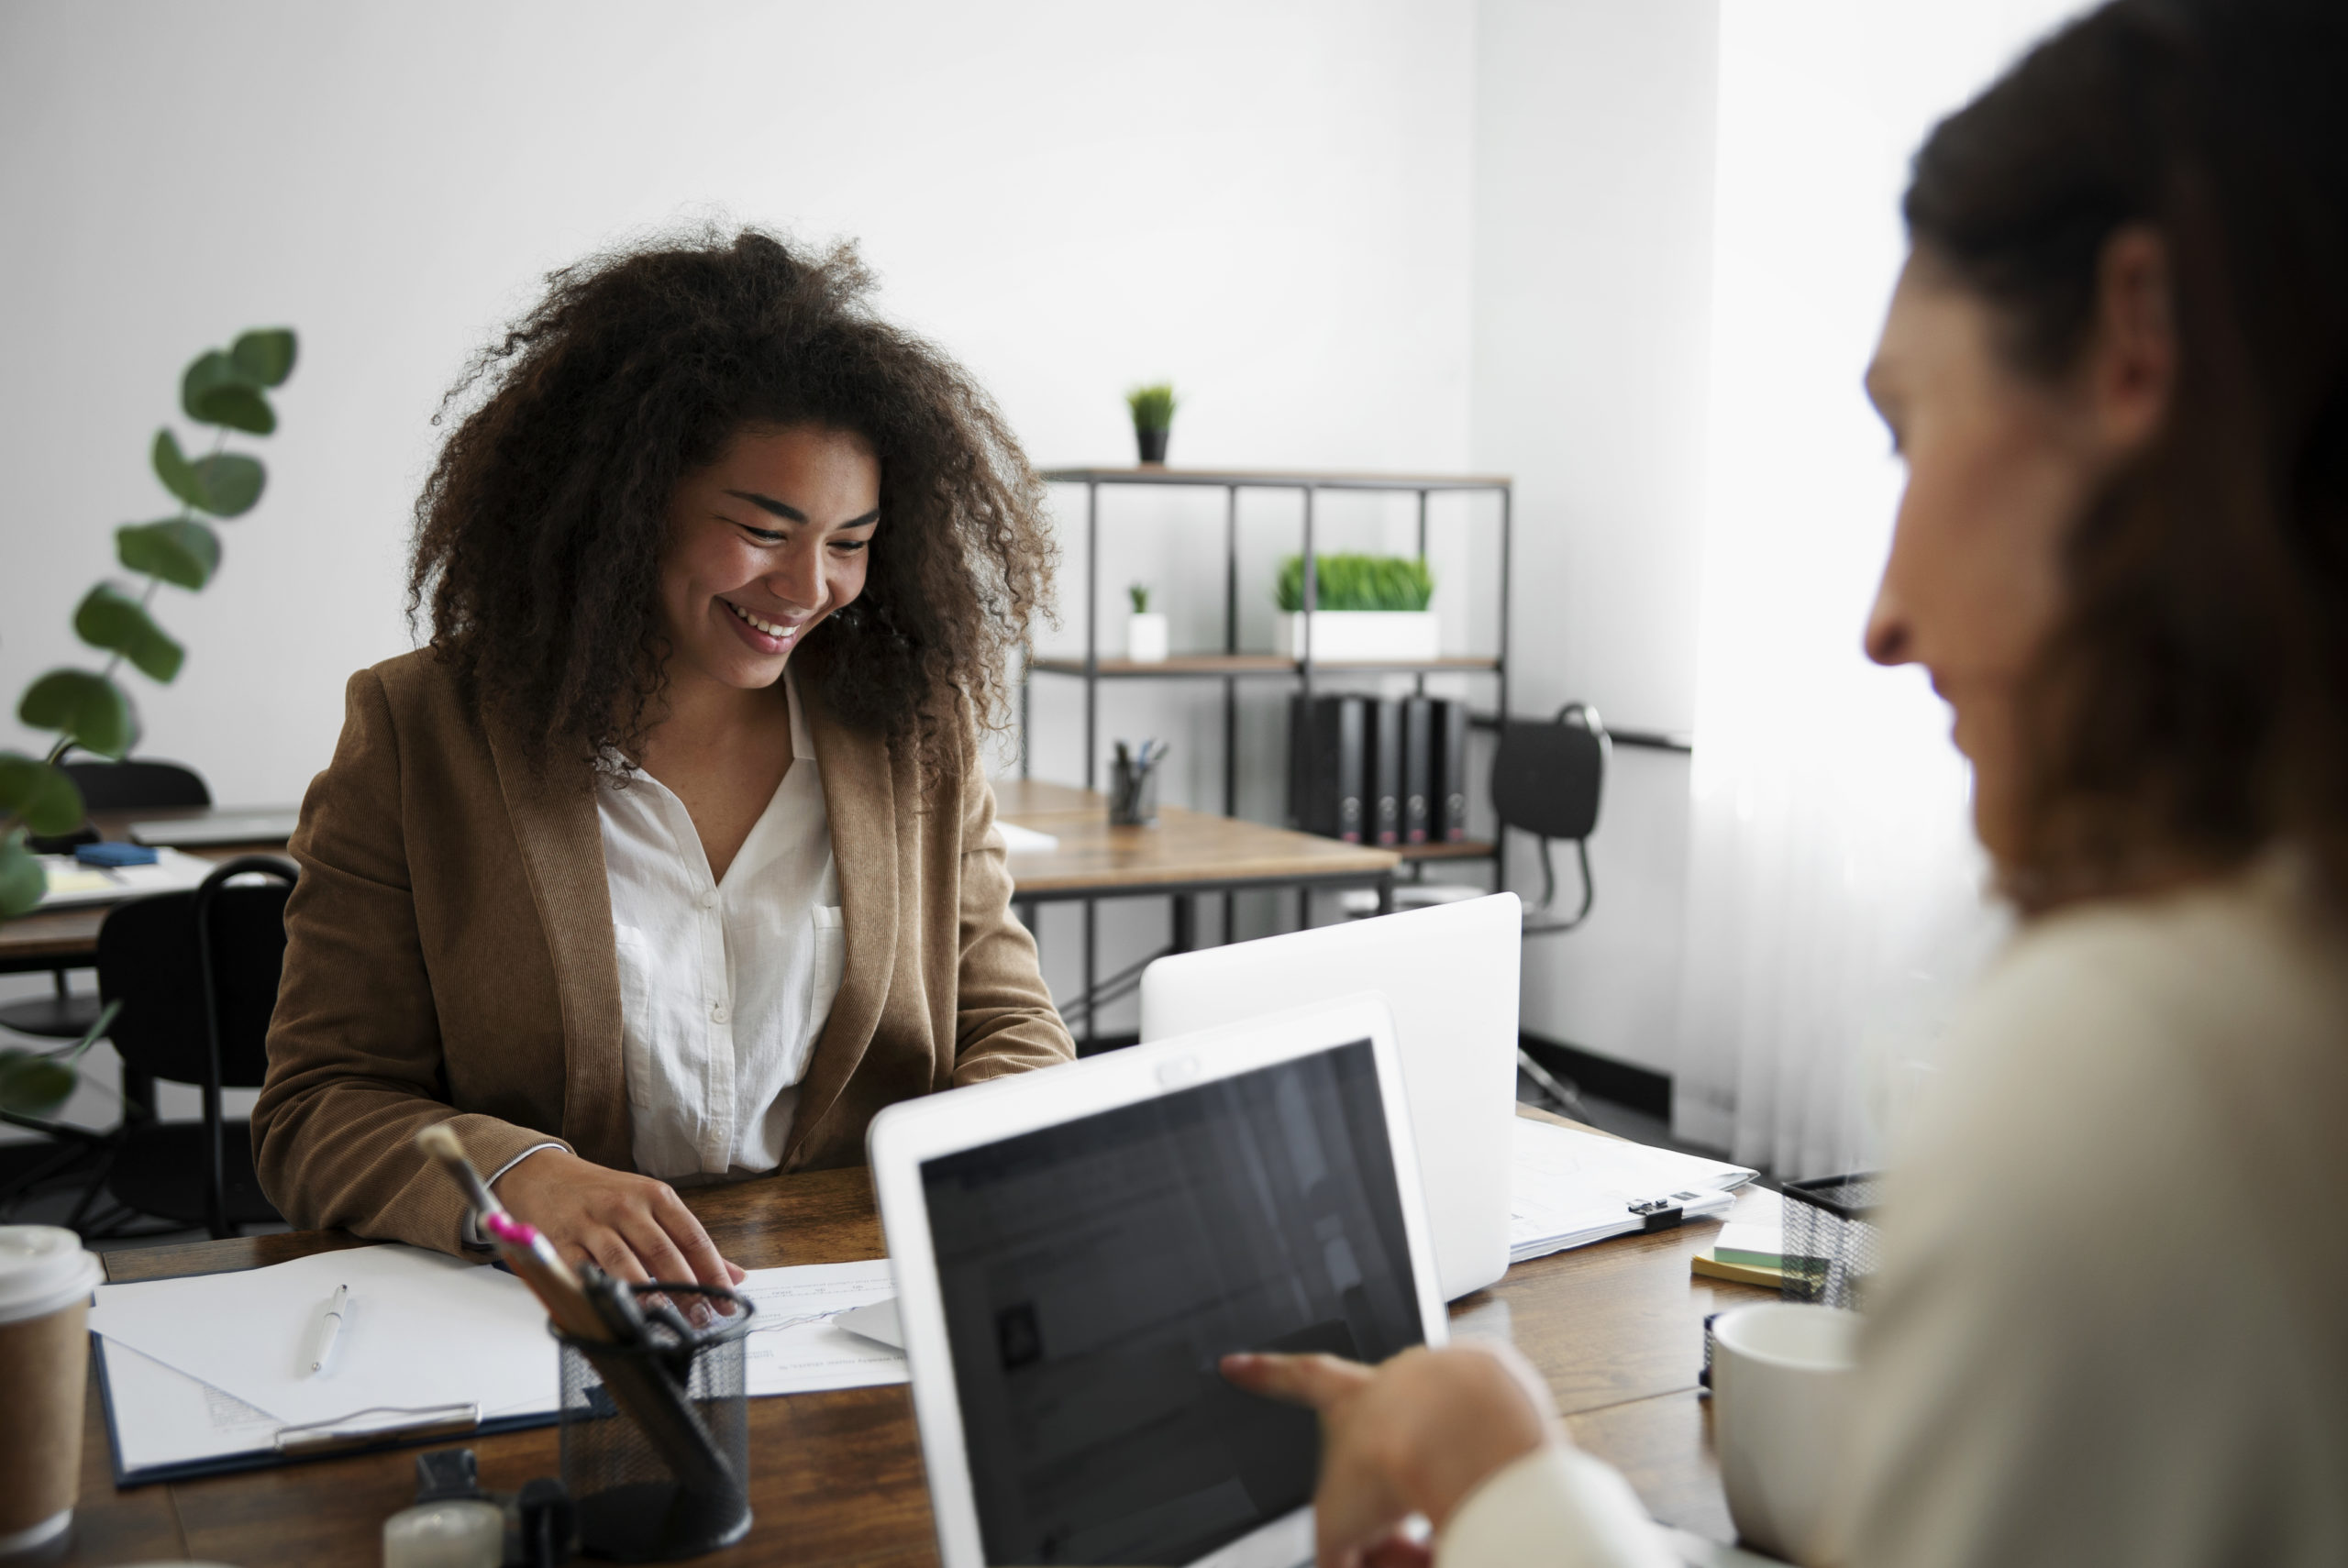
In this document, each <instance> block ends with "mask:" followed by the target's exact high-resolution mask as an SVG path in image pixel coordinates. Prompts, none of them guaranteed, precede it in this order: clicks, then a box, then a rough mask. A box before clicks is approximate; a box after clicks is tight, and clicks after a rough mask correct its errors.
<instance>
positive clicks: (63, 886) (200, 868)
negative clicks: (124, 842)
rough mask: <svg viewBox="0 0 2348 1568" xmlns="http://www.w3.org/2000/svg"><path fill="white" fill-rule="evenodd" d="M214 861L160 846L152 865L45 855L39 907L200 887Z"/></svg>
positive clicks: (67, 906) (103, 901)
mask: <svg viewBox="0 0 2348 1568" xmlns="http://www.w3.org/2000/svg"><path fill="white" fill-rule="evenodd" d="M215 865H216V862H214V861H210V860H206V859H204V858H203V857H202V856H194V855H183V854H182V853H181V852H180V851H178V850H176V849H159V850H157V851H156V852H155V863H154V864H153V865H152V866H84V865H83V864H82V863H81V862H80V861H78V860H76V859H74V858H73V857H72V856H70V855H44V856H41V857H40V868H41V874H42V875H43V876H44V877H45V878H47V879H48V890H47V891H45V892H43V893H42V894H41V898H40V905H39V907H40V908H42V909H45V910H60V909H71V908H72V907H74V906H76V905H80V904H111V903H117V902H119V901H121V900H124V899H136V898H143V897H144V896H146V895H147V894H149V893H176V892H181V891H183V890H184V889H189V888H196V887H201V886H203V884H204V879H205V878H206V877H209V876H211V875H212V872H213V869H214V867H215Z"/></svg>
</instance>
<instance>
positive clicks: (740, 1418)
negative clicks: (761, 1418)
mask: <svg viewBox="0 0 2348 1568" xmlns="http://www.w3.org/2000/svg"><path fill="white" fill-rule="evenodd" d="M598 1283H600V1282H598ZM608 1288H609V1289H610V1291H611V1294H612V1295H613V1297H615V1302H616V1303H617V1304H618V1306H619V1310H620V1311H621V1312H622V1313H624V1314H628V1315H632V1316H635V1317H637V1318H638V1319H639V1320H640V1323H641V1327H640V1329H636V1330H635V1331H632V1332H630V1333H628V1334H626V1335H623V1336H622V1337H621V1338H620V1339H618V1340H616V1341H607V1342H594V1341H589V1340H585V1339H581V1338H579V1337H577V1336H575V1335H572V1334H567V1333H564V1332H562V1331H559V1330H558V1331H556V1332H555V1338H556V1339H557V1340H558V1341H559V1342H560V1343H561V1346H562V1481H563V1485H565V1486H566V1487H568V1488H569V1489H570V1496H571V1497H572V1499H573V1503H574V1506H575V1507H577V1509H578V1519H579V1545H580V1550H581V1551H585V1552H587V1553H589V1554H591V1555H593V1556H596V1557H607V1558H615V1559H617V1560H619V1561H620V1562H665V1561H668V1560H670V1559H672V1558H679V1557H697V1556H699V1555H700V1554H702V1553H703V1552H705V1551H715V1550H716V1549H717V1548H719V1547H721V1546H728V1545H731V1544H732V1543H733V1542H735V1541H737V1540H741V1539H742V1537H743V1536H744V1535H745V1534H747V1533H748V1531H749V1529H750V1498H749V1491H748V1477H749V1462H750V1424H749V1423H750V1415H749V1401H748V1393H747V1386H746V1384H745V1382H744V1375H743V1339H744V1336H746V1335H747V1334H748V1332H749V1329H750V1317H751V1314H752V1312H753V1311H754V1310H755V1309H754V1308H753V1307H752V1306H751V1305H750V1303H749V1302H748V1301H745V1300H744V1299H742V1297H739V1296H737V1295H736V1294H735V1293H734V1292H732V1291H730V1290H720V1289H717V1288H715V1287H714V1286H699V1285H638V1286H610V1287H608ZM695 1305H698V1306H701V1307H702V1308H703V1310H701V1311H699V1312H694V1313H692V1316H693V1317H694V1318H695V1319H696V1320H699V1319H707V1320H708V1321H707V1323H706V1325H705V1326H696V1324H695V1323H693V1322H688V1321H687V1317H686V1313H685V1312H681V1311H680V1310H679V1309H680V1307H685V1308H687V1309H688V1310H690V1309H691V1308H692V1306H695ZM631 1327H633V1325H631Z"/></svg>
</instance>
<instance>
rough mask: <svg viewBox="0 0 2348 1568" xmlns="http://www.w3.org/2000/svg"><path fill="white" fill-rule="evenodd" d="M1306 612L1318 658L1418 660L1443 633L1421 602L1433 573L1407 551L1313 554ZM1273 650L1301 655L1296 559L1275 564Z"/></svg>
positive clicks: (1300, 567)
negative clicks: (1309, 609) (1276, 604)
mask: <svg viewBox="0 0 2348 1568" xmlns="http://www.w3.org/2000/svg"><path fill="white" fill-rule="evenodd" d="M1313 560H1314V562H1315V569H1314V572H1313V579H1314V583H1313V588H1314V592H1313V608H1312V615H1311V616H1310V617H1309V619H1310V622H1311V631H1312V659H1313V662H1314V663H1316V664H1322V663H1392V664H1422V663H1425V662H1428V661H1430V660H1432V659H1434V657H1437V655H1438V654H1439V653H1440V652H1441V651H1442V647H1443V634H1442V626H1441V624H1440V622H1439V621H1438V620H1437V618H1436V616H1435V614H1434V612H1433V611H1431V610H1429V609H1428V608H1427V602H1428V601H1429V600H1431V599H1433V598H1434V576H1433V574H1431V573H1430V572H1429V571H1428V570H1427V563H1426V562H1424V561H1423V560H1414V559H1412V558H1410V557H1408V556H1315V557H1314V558H1313ZM1277 597H1278V599H1279V607H1280V610H1281V612H1282V613H1281V615H1280V628H1279V637H1280V644H1279V651H1280V652H1282V653H1284V654H1286V655H1287V656H1288V657H1290V658H1302V657H1304V655H1305V634H1306V623H1307V620H1308V617H1307V616H1306V614H1305V612H1304V558H1303V557H1301V556H1290V557H1289V558H1287V559H1286V560H1284V561H1282V562H1281V563H1280V575H1279V586H1278V590H1277Z"/></svg>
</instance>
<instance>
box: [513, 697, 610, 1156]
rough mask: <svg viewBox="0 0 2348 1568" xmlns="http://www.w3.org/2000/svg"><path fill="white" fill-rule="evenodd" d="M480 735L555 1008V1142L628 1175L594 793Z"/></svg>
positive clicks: (606, 888) (520, 749) (606, 896)
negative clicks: (559, 1139)
mask: <svg viewBox="0 0 2348 1568" xmlns="http://www.w3.org/2000/svg"><path fill="white" fill-rule="evenodd" d="M485 727H486V728H487V730H488V732H489V749H490V755H491V756H492V757H493V758H494V759H495V761H496V763H497V784H498V790H499V791H500V792H501V793H502V794H503V795H504V798H505V811H506V814H507V816H508V817H509V818H510V819H511V820H512V822H513V823H514V837H515V841H516V842H517V843H518V844H519V845H520V846H521V851H522V864H523V867H524V868H525V869H526V871H527V873H528V875H529V878H530V897H531V899H532V900H533V901H535V902H536V903H537V911H538V925H539V927H540V929H541V930H543V931H544V932H545V933H546V940H547V951H548V955H549V956H550V957H551V958H552V959H553V961H554V975H555V990H556V993H557V995H558V996H559V998H560V999H561V1003H562V1043H563V1089H562V1135H563V1137H564V1138H566V1139H567V1140H569V1141H570V1145H571V1147H572V1148H574V1149H576V1150H577V1151H578V1152H579V1155H580V1157H581V1159H587V1160H593V1161H594V1162H595V1163H596V1164H597V1165H608V1166H611V1167H613V1168H615V1169H617V1170H624V1171H625V1170H633V1169H634V1168H635V1161H634V1158H633V1155H632V1153H631V1151H632V1149H633V1146H634V1143H635V1136H634V1133H633V1132H632V1130H631V1127H632V1124H631V1122H630V1120H629V1116H628V1104H627V1076H626V1066H625V1065H624V1063H623V1060H622V1057H621V1053H620V975H619V958H618V955H617V954H616V953H615V951H614V948H613V945H612V889H611V884H610V883H609V882H608V881H607V880H606V879H605V873H604V835H603V829H602V827H601V825H600V824H599V823H598V822H597V820H596V816H595V794H594V790H593V789H581V788H580V787H579V784H578V782H577V781H576V780H575V779H571V778H551V777H549V776H548V770H547V769H545V768H543V767H538V766H537V765H535V764H533V763H532V762H531V761H530V760H529V757H528V753H527V751H526V748H525V747H524V746H523V745H522V744H521V743H520V742H519V741H518V740H517V739H516V738H515V737H514V736H511V735H508V734H504V731H503V729H502V726H500V725H498V724H496V723H488V724H487V725H486V726H485Z"/></svg>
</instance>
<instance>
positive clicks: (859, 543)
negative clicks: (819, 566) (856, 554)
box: [832, 539, 872, 553]
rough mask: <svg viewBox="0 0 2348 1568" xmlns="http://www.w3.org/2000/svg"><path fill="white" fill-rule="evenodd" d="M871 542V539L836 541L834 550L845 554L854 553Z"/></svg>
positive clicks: (833, 543) (833, 544) (834, 541)
mask: <svg viewBox="0 0 2348 1568" xmlns="http://www.w3.org/2000/svg"><path fill="white" fill-rule="evenodd" d="M871 542H872V541H871V540H869V539H834V540H833V541H832V548H834V549H836V550H839V551H842V552H844V553H846V552H853V551H856V550H860V549H862V548H864V547H865V546H867V545H869V544H870V543H871Z"/></svg>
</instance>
